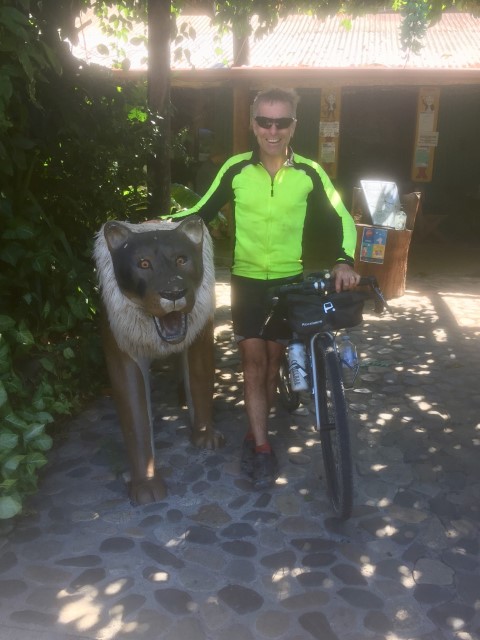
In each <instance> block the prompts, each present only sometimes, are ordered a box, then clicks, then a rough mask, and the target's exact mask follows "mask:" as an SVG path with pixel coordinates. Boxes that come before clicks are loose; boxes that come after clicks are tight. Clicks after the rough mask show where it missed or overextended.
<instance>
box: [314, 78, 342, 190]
mask: <svg viewBox="0 0 480 640" xmlns="http://www.w3.org/2000/svg"><path fill="white" fill-rule="evenodd" d="M341 96H342V91H341V88H340V87H322V92H321V96H320V101H321V102H320V125H319V130H318V137H319V145H318V148H319V162H320V164H321V165H322V167H323V168H324V169H325V171H326V172H327V174H328V176H329V177H330V178H336V177H337V165H338V142H339V137H340V101H341Z"/></svg>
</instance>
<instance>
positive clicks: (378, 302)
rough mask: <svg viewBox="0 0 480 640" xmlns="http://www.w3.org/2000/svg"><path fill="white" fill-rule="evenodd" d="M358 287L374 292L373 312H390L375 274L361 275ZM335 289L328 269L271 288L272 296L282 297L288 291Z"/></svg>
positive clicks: (310, 291) (329, 290) (330, 291)
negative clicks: (300, 280) (300, 279)
mask: <svg viewBox="0 0 480 640" xmlns="http://www.w3.org/2000/svg"><path fill="white" fill-rule="evenodd" d="M357 286H359V287H369V288H370V290H371V292H372V293H373V294H374V300H375V313H378V314H381V313H383V311H388V312H391V310H390V307H389V306H388V304H387V301H386V300H385V297H384V295H383V293H382V291H381V289H380V287H379V286H378V282H377V279H376V278H375V276H362V277H361V278H360V282H359V283H358V285H357ZM334 291H335V280H334V278H332V276H331V274H330V273H329V272H328V271H325V272H320V273H311V274H310V275H308V276H307V277H306V278H305V280H303V281H302V282H295V283H292V284H282V285H279V286H277V287H275V288H274V289H273V296H274V298H277V300H278V299H279V298H280V297H284V296H285V295H287V294H288V293H320V294H321V293H332V292H334Z"/></svg>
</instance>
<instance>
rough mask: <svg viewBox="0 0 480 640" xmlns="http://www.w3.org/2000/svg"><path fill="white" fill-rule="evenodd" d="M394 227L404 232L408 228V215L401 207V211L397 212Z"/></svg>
mask: <svg viewBox="0 0 480 640" xmlns="http://www.w3.org/2000/svg"><path fill="white" fill-rule="evenodd" d="M394 225H395V229H396V230H397V231H403V230H404V229H405V227H406V226H407V214H406V213H405V211H404V210H403V207H400V209H399V210H398V211H396V212H395V221H394Z"/></svg>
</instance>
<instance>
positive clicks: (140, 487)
mask: <svg viewBox="0 0 480 640" xmlns="http://www.w3.org/2000/svg"><path fill="white" fill-rule="evenodd" d="M129 495H130V500H131V501H132V502H133V503H134V504H139V505H141V504H151V503H152V502H159V501H160V500H163V499H164V498H165V497H166V495H167V488H166V486H165V483H164V482H163V480H162V478H161V477H160V476H154V477H153V478H144V479H143V480H137V481H133V480H132V481H131V482H130V487H129Z"/></svg>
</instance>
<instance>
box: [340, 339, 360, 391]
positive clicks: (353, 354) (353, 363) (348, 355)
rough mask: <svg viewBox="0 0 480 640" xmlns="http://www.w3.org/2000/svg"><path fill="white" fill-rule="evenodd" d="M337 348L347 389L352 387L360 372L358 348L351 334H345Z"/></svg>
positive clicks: (344, 384)
mask: <svg viewBox="0 0 480 640" xmlns="http://www.w3.org/2000/svg"><path fill="white" fill-rule="evenodd" d="M337 350H338V355H339V356H340V362H341V364H342V377H343V386H344V387H345V388H346V389H351V388H352V387H353V383H354V382H355V378H356V377H357V372H358V356H357V348H356V347H355V345H354V344H353V342H352V341H351V340H350V338H349V336H347V335H343V336H342V338H341V340H340V343H339V344H338V345H337Z"/></svg>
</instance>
